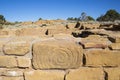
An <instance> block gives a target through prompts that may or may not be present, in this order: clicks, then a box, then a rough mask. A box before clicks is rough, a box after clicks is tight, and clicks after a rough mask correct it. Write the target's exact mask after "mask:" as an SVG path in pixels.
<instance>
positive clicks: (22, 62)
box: [17, 57, 31, 67]
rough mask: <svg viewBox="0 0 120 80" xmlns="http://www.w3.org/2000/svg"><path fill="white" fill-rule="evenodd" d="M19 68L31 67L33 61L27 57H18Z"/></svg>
mask: <svg viewBox="0 0 120 80" xmlns="http://www.w3.org/2000/svg"><path fill="white" fill-rule="evenodd" d="M17 61H18V67H30V66H31V59H30V58H26V57H17Z"/></svg>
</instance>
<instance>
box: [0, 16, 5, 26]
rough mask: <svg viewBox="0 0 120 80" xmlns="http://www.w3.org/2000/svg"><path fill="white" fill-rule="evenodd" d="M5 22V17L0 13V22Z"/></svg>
mask: <svg viewBox="0 0 120 80" xmlns="http://www.w3.org/2000/svg"><path fill="white" fill-rule="evenodd" d="M5 22H6V20H5V17H4V16H3V15H0V24H4V23H5Z"/></svg>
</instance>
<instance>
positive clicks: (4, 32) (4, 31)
mask: <svg viewBox="0 0 120 80" xmlns="http://www.w3.org/2000/svg"><path fill="white" fill-rule="evenodd" d="M0 35H9V33H8V31H7V30H4V29H3V30H0Z"/></svg>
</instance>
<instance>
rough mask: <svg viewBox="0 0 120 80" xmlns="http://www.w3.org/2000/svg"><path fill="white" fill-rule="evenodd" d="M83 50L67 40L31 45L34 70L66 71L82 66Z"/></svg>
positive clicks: (47, 41)
mask: <svg viewBox="0 0 120 80" xmlns="http://www.w3.org/2000/svg"><path fill="white" fill-rule="evenodd" d="M82 53H83V49H82V47H81V46H79V45H77V44H75V42H72V41H69V40H46V41H41V42H36V43H35V44H34V45H33V66H34V68H35V69H68V68H78V67H79V66H81V65H82V56H83V54H82Z"/></svg>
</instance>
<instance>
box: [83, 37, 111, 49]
mask: <svg viewBox="0 0 120 80" xmlns="http://www.w3.org/2000/svg"><path fill="white" fill-rule="evenodd" d="M110 43H111V42H110V41H109V40H108V39H107V37H102V36H99V35H89V36H88V37H86V38H82V39H81V44H82V45H83V46H84V48H106V47H107V46H108V45H109V44H110Z"/></svg>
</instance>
